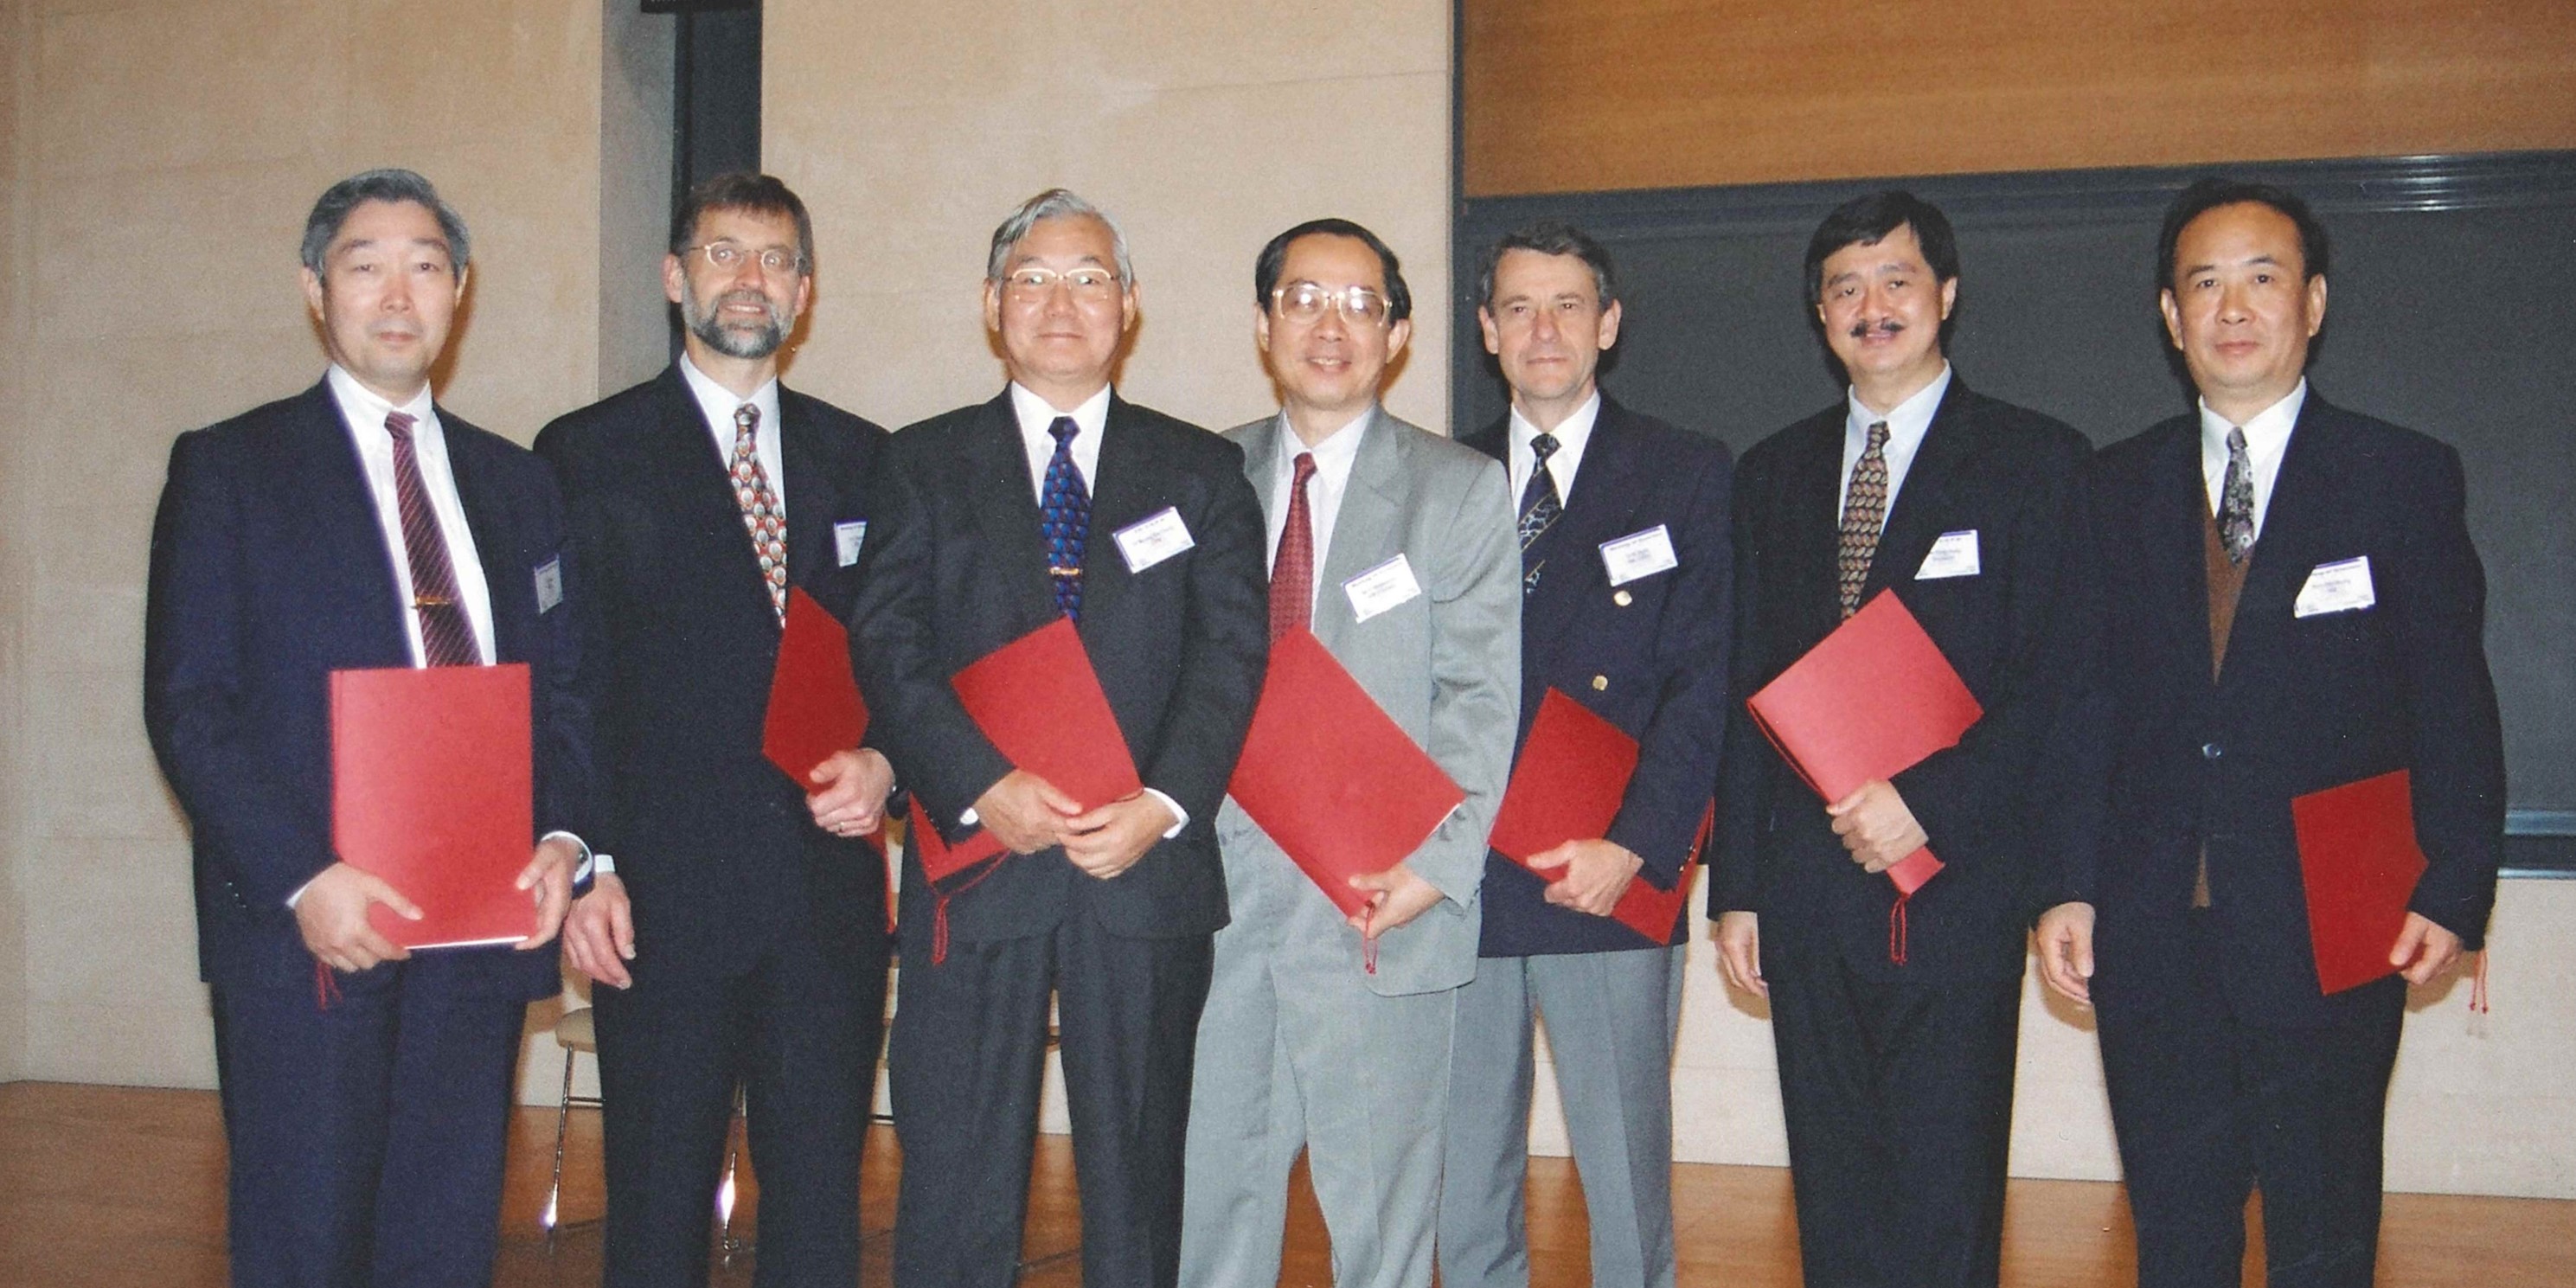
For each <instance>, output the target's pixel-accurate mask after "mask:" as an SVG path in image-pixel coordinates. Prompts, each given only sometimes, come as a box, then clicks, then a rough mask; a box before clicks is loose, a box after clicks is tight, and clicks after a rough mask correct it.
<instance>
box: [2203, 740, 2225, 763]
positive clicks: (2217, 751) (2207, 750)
mask: <svg viewBox="0 0 2576 1288" xmlns="http://www.w3.org/2000/svg"><path fill="white" fill-rule="evenodd" d="M2225 754H2227V749H2226V748H2224V747H2221V746H2219V745H2218V744H2217V743H2214V742H2204V743H2202V744H2200V758H2201V759H2203V760H2216V759H2218V758H2219V757H2220V756H2223V755H2225Z"/></svg>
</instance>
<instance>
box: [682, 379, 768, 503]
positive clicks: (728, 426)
mask: <svg viewBox="0 0 2576 1288" xmlns="http://www.w3.org/2000/svg"><path fill="white" fill-rule="evenodd" d="M680 379H681V380H682V381H683V382H684V383H686V384H687V385H688V386H689V392H690V393H691V394H693V395H695V396H696V397H697V400H698V410H699V411H700V412H702V413H704V414H705V415H706V419H707V432H708V433H709V434H712V435H714V436H715V441H716V459H717V460H719V461H722V462H724V466H725V468H726V469H727V470H731V469H732V468H733V440H734V435H735V432H736V431H735V430H734V427H733V414H734V411H735V409H737V408H739V407H741V406H742V405H743V404H744V403H746V402H747V403H750V404H751V405H752V406H754V407H756V408H759V409H760V423H759V424H758V425H757V426H755V427H753V429H752V431H751V454H752V456H753V457H754V458H755V459H757V460H759V462H760V472H761V473H763V474H766V475H768V476H769V490H770V492H771V493H773V494H775V495H776V496H777V497H778V515H779V518H781V519H782V520H783V519H785V518H786V517H787V466H786V463H785V461H784V460H783V459H782V458H781V456H780V455H779V453H780V452H781V451H782V450H783V449H781V448H780V447H779V445H778V440H779V430H778V380H777V378H776V377H771V378H770V379H769V380H768V381H766V382H764V383H763V384H762V385H761V386H760V388H758V389H755V390H753V391H751V397H749V398H745V397H743V396H742V395H740V394H737V393H735V392H734V391H732V390H730V389H727V388H725V387H724V386H723V385H720V384H717V383H716V382H715V379H714V378H713V377H711V376H709V375H708V374H707V373H705V372H703V371H700V370H698V368H697V365H696V364H695V363H692V362H690V361H689V355H687V354H685V353H684V354H681V355H680Z"/></svg>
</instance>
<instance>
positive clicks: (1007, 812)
mask: <svg viewBox="0 0 2576 1288" xmlns="http://www.w3.org/2000/svg"><path fill="white" fill-rule="evenodd" d="M1081 812H1082V802H1080V801H1077V800H1075V799H1074V798H1072V797H1070V796H1067V795H1065V794H1064V793H1063V792H1060V791H1057V790H1056V786H1055V784H1053V783H1050V782H1048V781H1047V780H1045V779H1043V778H1040V777H1038V776H1037V775H1035V774H1032V773H1030V772H1029V771H1027V770H1025V769H1014V770H1012V771H1011V772H1009V773H1007V774H1004V775H1002V781H1000V782H998V783H995V784H993V785H992V786H990V787H987V788H985V789H984V794H983V795H981V796H978V797H976V798H975V817H976V820H977V821H979V822H981V823H982V824H983V825H984V830H985V831H988V832H991V833H992V834H993V839H994V840H996V841H1000V842H1001V843H1002V847H1003V848H1004V849H1007V850H1009V851H1010V852H1011V853H1013V854H1035V853H1037V852H1038V851H1040V850H1043V849H1045V848H1046V847H1048V846H1050V845H1062V844H1064V825H1065V820H1066V819H1069V818H1072V817H1073V816H1075V815H1077V814H1080V813H1081Z"/></svg>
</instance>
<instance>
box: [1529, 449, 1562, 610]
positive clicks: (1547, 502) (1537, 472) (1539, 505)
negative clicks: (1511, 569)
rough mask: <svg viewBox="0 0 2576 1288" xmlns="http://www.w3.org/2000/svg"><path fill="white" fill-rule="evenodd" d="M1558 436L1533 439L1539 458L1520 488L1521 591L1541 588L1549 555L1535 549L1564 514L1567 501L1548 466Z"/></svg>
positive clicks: (1531, 452) (1534, 454)
mask: <svg viewBox="0 0 2576 1288" xmlns="http://www.w3.org/2000/svg"><path fill="white" fill-rule="evenodd" d="M1556 448H1557V442H1556V435H1554V434H1540V435H1538V436H1537V437H1535V438H1532V439H1531V440H1530V455H1532V456H1534V457H1536V458H1538V462H1537V464H1535V465H1533V466H1531V467H1530V476H1529V483H1528V485H1527V486H1524V487H1523V488H1522V489H1521V521H1520V530H1521V593H1522V594H1524V595H1526V594H1529V593H1530V592H1531V591H1534V590H1536V589H1538V575H1539V572H1540V570H1541V569H1543V568H1545V567H1546V566H1547V555H1546V554H1545V553H1543V552H1539V551H1534V550H1532V549H1531V547H1533V546H1535V545H1537V544H1538V539H1539V538H1540V537H1543V536H1546V535H1547V530H1548V529H1549V528H1551V527H1553V526H1555V524H1556V520H1557V516H1559V515H1561V514H1564V513H1565V503H1564V502H1563V501H1561V500H1560V499H1558V497H1557V495H1556V475H1554V474H1552V473H1550V472H1549V471H1548V468H1547V458H1549V457H1551V456H1554V455H1556Z"/></svg>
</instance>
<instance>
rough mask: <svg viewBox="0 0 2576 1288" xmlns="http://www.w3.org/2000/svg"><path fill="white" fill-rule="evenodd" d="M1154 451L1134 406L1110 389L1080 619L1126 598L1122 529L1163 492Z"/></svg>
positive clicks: (1095, 479) (1087, 542)
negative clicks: (1120, 544) (1155, 473)
mask: <svg viewBox="0 0 2576 1288" xmlns="http://www.w3.org/2000/svg"><path fill="white" fill-rule="evenodd" d="M1154 466H1155V462H1154V458H1153V453H1152V452H1151V450H1150V449H1149V448H1148V447H1147V445H1146V443H1145V441H1144V439H1143V438H1142V437H1141V436H1140V435H1139V433H1138V431H1137V429H1136V427H1135V424H1134V413H1133V409H1132V408H1131V407H1130V406H1129V405H1128V403H1127V401H1126V400H1125V399H1123V398H1120V397H1119V396H1118V395H1117V394H1115V393H1112V394H1111V395H1110V396H1109V417H1108V419H1107V420H1106V421H1104V422H1102V425H1101V433H1100V463H1099V465H1098V466H1097V467H1095V468H1094V469H1093V470H1092V474H1093V475H1094V477H1093V478H1092V479H1091V480H1090V481H1089V482H1090V487H1091V534H1090V535H1089V536H1088V537H1087V538H1085V539H1084V542H1083V550H1082V617H1083V620H1084V621H1090V620H1091V619H1092V617H1093V615H1094V614H1099V613H1109V614H1114V613H1116V612H1117V611H1118V606H1119V604H1120V603H1121V602H1123V601H1124V600H1125V599H1126V597H1127V590H1128V582H1129V581H1130V580H1131V579H1132V578H1133V577H1134V574H1133V573H1130V572H1129V571H1128V570H1127V556H1126V554H1125V552H1123V551H1121V550H1120V549H1119V548H1118V530H1119V529H1120V528H1124V527H1126V526H1127V525H1128V524H1131V523H1134V522H1136V521H1137V520H1139V519H1142V518H1144V517H1145V515H1146V513H1147V511H1148V509H1149V508H1151V507H1152V506H1153V503H1154V501H1155V500H1156V498H1157V497H1158V496H1159V492H1158V491H1157V489H1156V488H1155V487H1154V486H1153V471H1154Z"/></svg>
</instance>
